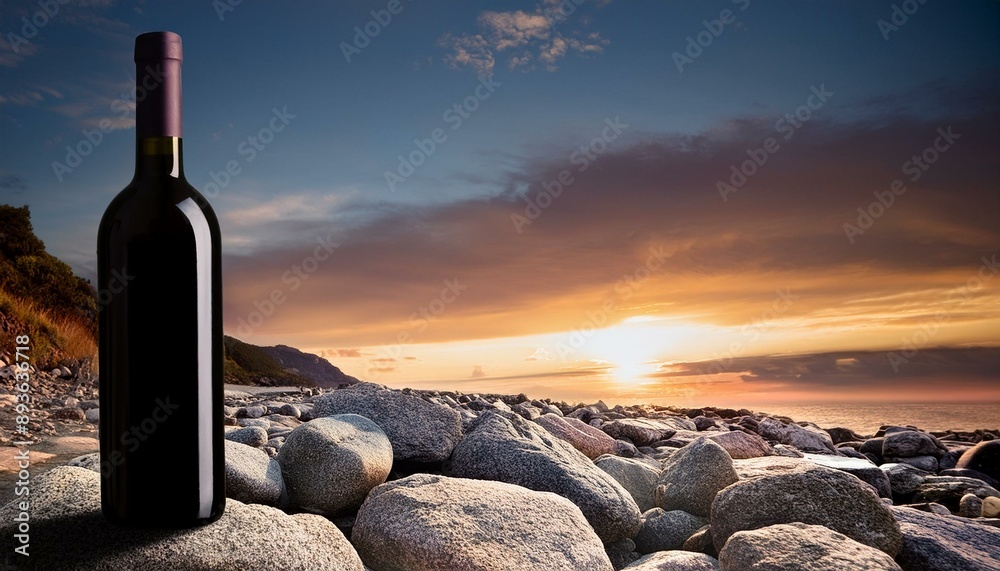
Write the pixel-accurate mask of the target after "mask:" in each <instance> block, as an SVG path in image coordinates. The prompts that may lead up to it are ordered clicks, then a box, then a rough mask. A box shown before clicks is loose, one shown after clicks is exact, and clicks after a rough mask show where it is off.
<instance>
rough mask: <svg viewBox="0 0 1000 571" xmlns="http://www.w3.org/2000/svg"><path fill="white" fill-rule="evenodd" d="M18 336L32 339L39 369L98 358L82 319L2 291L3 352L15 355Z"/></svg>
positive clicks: (0, 343)
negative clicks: (26, 336) (66, 362)
mask: <svg viewBox="0 0 1000 571" xmlns="http://www.w3.org/2000/svg"><path fill="white" fill-rule="evenodd" d="M18 335H28V336H30V338H31V353H32V360H33V361H34V362H35V366H38V367H42V368H49V367H54V366H56V365H58V364H60V363H62V362H64V361H67V360H75V359H82V358H84V357H91V358H95V359H96V357H97V340H96V339H95V338H94V335H93V333H92V332H91V329H90V328H89V327H87V325H86V324H85V323H84V322H83V321H82V320H81V319H78V318H73V317H63V316H56V315H53V314H52V313H51V312H49V311H48V310H45V309H42V308H39V307H37V306H35V304H33V303H31V302H29V301H26V300H23V299H19V298H16V297H14V296H12V295H10V294H8V293H7V292H6V291H4V290H3V289H0V353H10V354H12V353H13V352H14V347H15V345H16V343H15V337H17V336H18Z"/></svg>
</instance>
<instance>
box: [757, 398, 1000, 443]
mask: <svg viewBox="0 0 1000 571" xmlns="http://www.w3.org/2000/svg"><path fill="white" fill-rule="evenodd" d="M753 408H754V409H755V410H758V411H762V412H768V413H771V414H778V415H784V416H788V417H791V418H793V419H795V420H808V421H811V422H815V423H816V424H818V425H820V426H821V427H823V428H830V427H833V426H843V427H847V428H851V429H853V430H854V431H855V432H858V433H860V434H864V435H870V434H874V433H875V431H877V430H878V428H879V426H880V425H882V424H911V425H914V426H916V427H918V428H921V429H923V430H928V431H931V430H976V429H977V428H985V429H1000V403H991V404H877V405H861V404H842V405H832V404H821V405H774V406H765V405H761V406H757V407H753Z"/></svg>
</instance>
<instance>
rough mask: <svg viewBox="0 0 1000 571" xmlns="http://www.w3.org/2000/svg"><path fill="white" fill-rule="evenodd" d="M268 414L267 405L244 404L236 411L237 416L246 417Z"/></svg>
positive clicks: (258, 416)
mask: <svg viewBox="0 0 1000 571" xmlns="http://www.w3.org/2000/svg"><path fill="white" fill-rule="evenodd" d="M265 414H267V407H266V406H261V405H257V406H244V407H242V408H240V409H239V410H237V411H236V416H238V417H245V418H260V417H262V416H264V415H265Z"/></svg>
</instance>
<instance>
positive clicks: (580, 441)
mask: <svg viewBox="0 0 1000 571" xmlns="http://www.w3.org/2000/svg"><path fill="white" fill-rule="evenodd" d="M535 422H537V423H538V424H539V425H541V426H542V427H543V428H545V430H547V431H548V432H549V433H550V434H552V435H553V436H555V437H557V438H561V439H563V440H565V441H566V442H569V443H570V444H572V445H573V448H576V449H577V450H579V451H580V452H583V453H584V455H586V456H587V458H591V459H594V458H597V457H598V456H601V455H603V454H614V453H615V445H616V444H615V439H614V438H611V437H610V436H608V435H607V433H605V432H604V431H603V430H601V429H599V428H594V427H593V426H590V425H589V424H587V423H586V422H583V421H582V420H580V419H577V418H572V417H563V416H558V415H555V414H552V413H548V414H544V415H542V416H539V417H538V418H536V419H535Z"/></svg>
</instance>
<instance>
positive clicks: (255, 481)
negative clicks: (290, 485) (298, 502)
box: [226, 440, 286, 507]
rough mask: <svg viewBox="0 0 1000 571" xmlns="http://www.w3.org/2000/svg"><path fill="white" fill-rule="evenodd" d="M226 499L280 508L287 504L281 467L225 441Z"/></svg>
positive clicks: (259, 453)
mask: <svg viewBox="0 0 1000 571" xmlns="http://www.w3.org/2000/svg"><path fill="white" fill-rule="evenodd" d="M226 497H229V498H233V499H236V500H239V501H241V502H243V503H245V504H267V505H270V506H278V507H281V506H282V505H283V504H284V503H285V500H286V496H285V482H284V480H282V478H281V466H279V465H278V462H277V460H275V459H274V458H271V457H269V456H268V455H267V454H265V453H264V452H263V451H261V450H259V449H257V448H253V447H251V446H247V445H245V444H239V443H237V442H233V441H229V440H227V441H226Z"/></svg>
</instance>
